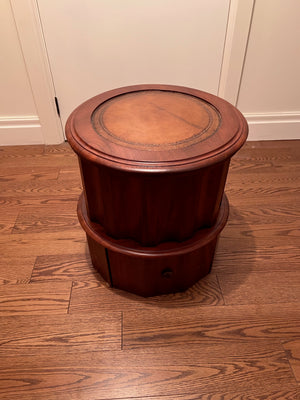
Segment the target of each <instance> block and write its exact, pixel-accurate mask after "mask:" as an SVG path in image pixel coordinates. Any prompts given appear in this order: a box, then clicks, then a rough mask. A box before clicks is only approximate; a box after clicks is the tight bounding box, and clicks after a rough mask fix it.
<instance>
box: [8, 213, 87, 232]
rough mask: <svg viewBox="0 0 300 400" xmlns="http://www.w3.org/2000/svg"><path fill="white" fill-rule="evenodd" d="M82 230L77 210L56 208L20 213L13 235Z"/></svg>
mask: <svg viewBox="0 0 300 400" xmlns="http://www.w3.org/2000/svg"><path fill="white" fill-rule="evenodd" d="M76 228H79V229H81V227H80V224H79V222H78V218H77V215H76V213H75V210H72V209H71V208H69V210H68V211H67V210H60V212H59V214H58V213H57V208H56V207H47V208H42V209H37V208H34V209H32V210H30V209H28V210H26V211H23V212H21V213H19V215H18V217H17V219H16V222H15V224H14V226H13V229H12V232H11V233H12V234H18V233H39V232H59V231H68V230H75V229H76Z"/></svg>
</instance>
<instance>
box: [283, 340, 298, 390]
mask: <svg viewBox="0 0 300 400" xmlns="http://www.w3.org/2000/svg"><path fill="white" fill-rule="evenodd" d="M283 347H284V349H285V350H286V353H287V355H288V359H289V362H290V364H291V367H292V369H293V372H294V375H295V378H296V379H297V381H298V382H299V383H300V334H299V335H298V337H297V339H295V340H290V341H285V342H284V344H283Z"/></svg>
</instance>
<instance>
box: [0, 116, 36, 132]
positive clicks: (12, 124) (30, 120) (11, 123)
mask: <svg viewBox="0 0 300 400" xmlns="http://www.w3.org/2000/svg"><path fill="white" fill-rule="evenodd" d="M28 127H32V128H41V124H40V120H39V118H38V116H37V115H24V116H23V115H22V116H9V117H0V129H4V128H28Z"/></svg>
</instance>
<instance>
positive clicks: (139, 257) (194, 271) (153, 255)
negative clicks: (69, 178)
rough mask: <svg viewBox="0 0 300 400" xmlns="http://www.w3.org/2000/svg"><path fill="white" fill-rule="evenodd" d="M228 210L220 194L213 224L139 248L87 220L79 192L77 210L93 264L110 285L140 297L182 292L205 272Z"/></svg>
mask: <svg viewBox="0 0 300 400" xmlns="http://www.w3.org/2000/svg"><path fill="white" fill-rule="evenodd" d="M228 211H229V206H228V201H227V199H226V197H225V196H224V198H223V201H222V205H221V207H220V212H219V214H218V218H217V220H216V222H215V224H214V226H213V227H211V228H207V229H202V230H199V231H198V232H197V234H195V235H194V236H193V238H192V239H189V240H186V241H184V242H182V243H178V242H164V243H162V244H160V245H158V246H155V247H143V246H141V245H139V243H136V242H134V241H132V240H125V239H123V240H117V239H112V238H111V237H109V236H108V235H107V234H106V233H105V231H104V229H103V228H102V227H101V226H100V225H99V224H96V223H93V222H91V221H90V219H89V217H88V215H87V211H86V206H85V201H84V196H83V195H82V196H81V197H80V199H79V202H78V209H77V212H78V218H79V221H80V223H81V225H82V227H83V229H84V230H85V232H86V234H87V238H88V244H89V248H90V253H91V256H92V262H93V265H94V267H95V268H96V269H97V270H98V271H99V272H100V273H101V275H102V276H103V277H104V278H105V279H106V280H107V281H108V282H109V283H110V284H111V285H112V286H113V287H116V288H119V289H123V290H127V291H129V292H132V293H136V294H138V295H141V296H154V295H158V294H165V293H172V292H177V291H183V290H186V289H187V288H189V287H190V286H191V285H193V284H194V283H196V282H197V281H198V280H199V279H201V278H203V277H204V276H205V275H207V274H208V273H209V271H210V268H211V264H212V261H213V256H214V251H215V246H216V242H217V238H218V235H219V233H220V232H221V230H222V229H223V228H224V226H225V224H226V221H227V218H228ZM105 253H106V258H105V257H104V254H105Z"/></svg>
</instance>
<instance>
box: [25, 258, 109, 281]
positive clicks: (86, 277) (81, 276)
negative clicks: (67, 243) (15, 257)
mask: <svg viewBox="0 0 300 400" xmlns="http://www.w3.org/2000/svg"><path fill="white" fill-rule="evenodd" d="M56 280H59V281H61V280H63V281H73V282H76V284H75V287H78V286H79V282H81V283H82V282H84V287H85V286H86V284H87V283H88V282H89V283H90V284H93V287H95V286H96V287H98V286H103V285H105V281H103V279H102V278H101V275H100V274H99V273H98V272H97V271H96V270H95V268H94V267H93V265H92V263H91V259H90V257H89V255H88V254H84V253H83V254H58V255H49V256H38V257H37V258H36V261H35V264H34V268H33V271H32V275H31V282H42V281H44V282H50V281H56ZM105 286H107V285H105Z"/></svg>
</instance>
